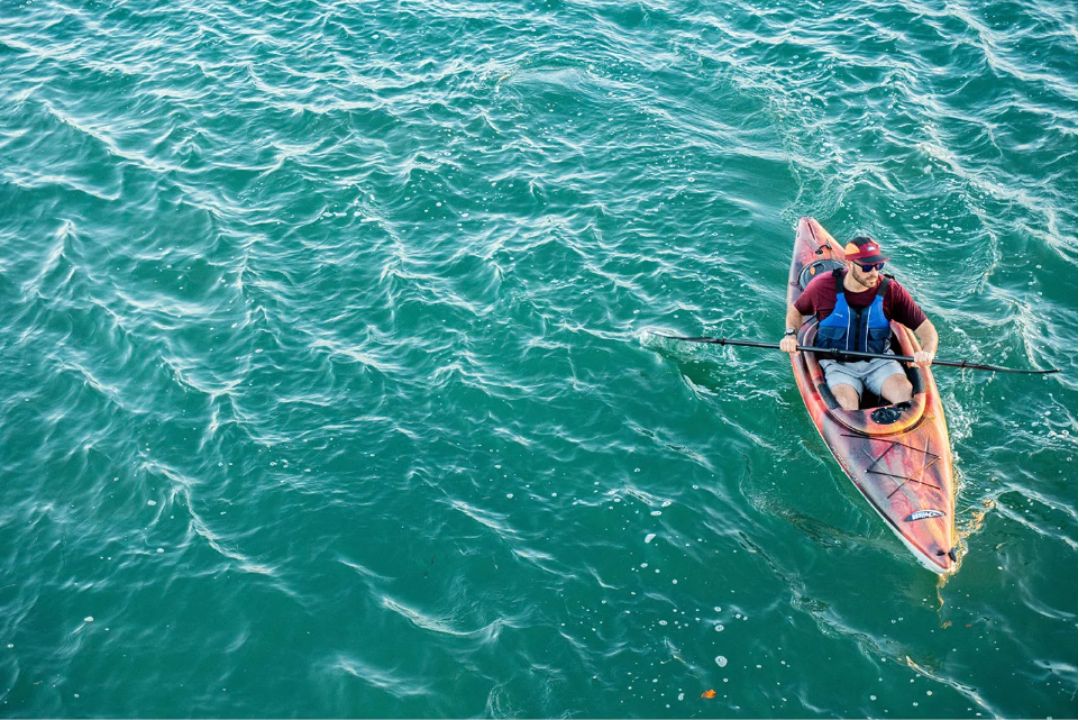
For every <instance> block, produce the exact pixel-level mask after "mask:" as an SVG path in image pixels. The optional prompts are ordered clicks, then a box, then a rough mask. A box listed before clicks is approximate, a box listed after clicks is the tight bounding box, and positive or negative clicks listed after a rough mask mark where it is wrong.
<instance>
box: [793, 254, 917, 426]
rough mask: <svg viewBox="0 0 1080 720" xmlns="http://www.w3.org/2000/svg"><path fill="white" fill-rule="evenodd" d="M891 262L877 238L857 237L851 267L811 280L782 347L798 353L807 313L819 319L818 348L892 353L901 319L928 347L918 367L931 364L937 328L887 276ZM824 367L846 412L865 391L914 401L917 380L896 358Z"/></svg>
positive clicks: (849, 257) (847, 258)
mask: <svg viewBox="0 0 1080 720" xmlns="http://www.w3.org/2000/svg"><path fill="white" fill-rule="evenodd" d="M888 260H889V259H888V258H887V257H885V256H884V255H882V254H881V248H880V246H879V245H878V243H877V241H875V240H874V239H873V238H871V237H867V236H859V237H856V238H853V239H852V240H851V241H850V242H849V243H848V244H847V245H846V246H845V247H844V261H845V262H844V265H845V268H844V269H837V270H834V271H833V272H831V273H826V274H823V275H819V276H818V277H816V278H814V279H813V280H811V281H810V283H809V284H808V285H807V286H806V289H804V290H803V292H802V294H801V295H799V297H798V298H797V299H796V300H795V303H794V304H793V305H792V306H791V307H789V308H788V311H787V316H786V318H785V322H786V326H787V327H786V330H785V332H784V339H783V340H781V341H780V349H781V350H783V351H784V352H786V353H790V354H794V353H795V352H796V351H797V350H796V345H797V342H796V333H797V332H798V328H800V327H801V326H802V324H803V321H804V320H805V318H806V316H807V315H816V316H817V319H818V331H817V335H816V336H815V338H814V346H815V347H822V348H834V349H837V350H849V351H855V352H871V353H887V354H892V352H893V351H892V348H891V347H890V345H889V339H890V338H891V337H892V331H891V329H890V328H889V321H890V320H895V321H897V322H899V323H900V324H901V325H906V326H907V327H909V328H911V329H912V330H914V331H915V337H916V338H918V340H919V345H920V346H921V347H922V350H919V351H918V352H916V353H915V355H914V361H915V364H916V365H918V366H920V367H927V366H929V365H930V363H931V362H933V360H934V353H935V352H936V351H937V345H938V334H937V330H936V329H935V328H934V324H933V323H932V322H930V320H929V319H928V318H927V317H926V313H924V312H923V311H922V308H920V307H919V306H918V304H916V303H915V301H914V300H913V299H912V297H911V295H910V294H909V293H908V291H907V290H905V289H904V288H903V286H901V285H900V283H898V282H897V281H896V280H895V278H892V277H891V276H887V275H883V274H882V273H881V270H882V268H884V267H885V263H886V262H888ZM819 364H820V365H821V369H822V371H823V372H824V373H825V382H826V383H827V384H828V386H829V390H831V391H832V394H833V396H834V397H835V398H836V401H837V402H838V403H840V407H842V408H843V409H845V410H857V409H858V408H859V398H860V397H861V396H862V392H863V390H864V389H869V390H870V391H871V392H873V393H874V394H875V395H878V396H880V397H882V398H884V399H885V400H887V401H888V402H890V403H901V402H906V401H908V400H911V393H912V387H911V382H910V381H909V380H908V379H907V376H906V375H905V374H904V369H903V368H902V367H901V366H900V363H899V362H897V361H896V360H885V359H874V360H862V361H858V362H840V361H838V360H825V359H822V360H820V361H819Z"/></svg>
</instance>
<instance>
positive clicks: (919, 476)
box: [787, 218, 959, 574]
mask: <svg viewBox="0 0 1080 720" xmlns="http://www.w3.org/2000/svg"><path fill="white" fill-rule="evenodd" d="M844 258H845V253H844V249H843V248H841V246H840V244H839V243H837V241H836V240H835V239H834V238H833V237H832V236H831V235H830V234H829V233H828V232H827V231H826V230H825V229H824V228H823V227H822V226H821V224H820V223H818V222H817V221H816V220H814V219H812V218H803V219H801V220H800V221H799V224H798V228H797V230H796V234H795V249H794V252H793V254H792V259H791V271H790V274H789V278H788V289H787V305H788V307H790V306H791V305H792V304H793V303H794V302H795V300H796V298H798V297H799V295H800V294H801V293H802V291H803V290H804V289H805V288H806V286H807V285H808V284H809V283H810V281H811V280H812V279H814V278H815V277H818V276H819V275H821V274H827V273H832V271H833V270H837V269H840V268H842V267H844ZM890 325H891V329H892V338H891V341H890V342H891V346H892V347H891V349H892V351H893V352H894V353H895V354H897V355H902V356H913V355H914V354H915V353H916V352H917V351H919V350H921V349H922V348H920V345H919V341H918V339H917V338H916V336H915V333H913V332H912V331H911V330H910V329H909V328H907V327H905V326H904V325H901V324H900V323H898V322H896V321H892V322H891V323H890ZM817 331H818V321H817V319H816V318H815V317H813V316H811V317H810V318H809V319H807V320H806V322H804V323H803V325H802V327H800V328H799V329H798V331H797V338H798V343H799V346H811V345H814V340H815V337H816V334H817ZM791 366H792V370H793V371H794V373H795V381H796V383H797V384H798V387H799V393H800V394H801V395H802V399H803V402H804V403H805V405H806V409H807V412H809V414H810V419H811V420H812V421H813V423H814V425H815V426H816V427H817V429H818V432H819V433H820V434H821V438H822V439H823V440H824V441H825V444H826V445H827V446H828V448H829V450H830V451H831V452H832V454H833V456H835V457H836V460H837V462H839V464H840V467H841V468H843V470H844V472H845V473H846V474H847V476H848V477H849V478H850V479H851V481H852V482H853V483H854V484H855V487H856V488H858V489H859V491H860V492H861V493H862V494H863V496H864V497H865V498H866V500H867V501H868V502H869V503H870V506H871V507H872V508H874V510H875V511H877V513H878V514H879V515H880V516H881V518H882V520H884V521H885V524H886V525H887V526H888V527H889V529H891V530H892V531H893V532H894V533H896V535H897V536H898V537H899V538H900V539H901V540H902V541H903V542H904V544H905V545H907V547H908V548H909V549H910V550H911V552H912V553H913V554H914V555H915V558H916V559H917V560H918V561H919V562H920V563H921V564H922V565H923V566H925V567H926V568H928V569H930V570H932V571H934V572H936V573H939V574H948V573H952V572H954V571H955V570H956V568H957V565H958V553H959V547H958V539H957V531H956V484H955V481H954V479H953V463H952V449H951V447H950V444H949V431H948V427H947V425H946V423H945V414H944V410H943V408H942V405H941V398H940V396H939V395H938V389H937V385H936V384H935V382H934V376H933V373H932V372H931V371H930V368H929V367H915V366H910V367H907V368H905V371H904V372H905V374H906V375H907V379H908V380H909V381H910V382H911V385H912V389H913V393H912V399H911V400H910V401H906V402H901V403H897V404H890V403H888V402H887V401H885V400H883V399H882V398H880V397H877V396H876V395H873V394H872V393H869V392H867V393H864V395H863V397H862V399H861V402H860V405H859V407H858V409H854V410H844V409H843V408H842V407H841V406H840V404H839V403H838V402H837V400H836V398H835V397H834V396H833V393H832V392H831V391H830V390H829V387H828V385H827V384H826V382H825V375H824V372H823V371H822V367H821V364H820V362H819V357H818V355H817V354H816V353H812V352H805V351H800V352H795V353H794V354H793V355H792V359H791Z"/></svg>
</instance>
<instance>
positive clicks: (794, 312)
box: [780, 305, 806, 354]
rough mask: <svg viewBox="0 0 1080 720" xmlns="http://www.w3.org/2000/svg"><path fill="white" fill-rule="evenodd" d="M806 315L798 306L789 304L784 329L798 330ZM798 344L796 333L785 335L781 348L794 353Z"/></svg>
mask: <svg viewBox="0 0 1080 720" xmlns="http://www.w3.org/2000/svg"><path fill="white" fill-rule="evenodd" d="M805 317H806V316H805V315H803V314H802V313H801V312H800V311H799V309H798V308H797V307H795V306H794V305H788V309H787V314H786V315H785V316H784V330H798V329H799V328H800V327H802V324H803V319H804V318H805ZM797 346H798V342H797V341H796V340H795V336H794V335H785V336H784V339H783V340H781V341H780V349H781V350H783V351H784V352H786V353H791V354H794V353H795V348H796V347H797Z"/></svg>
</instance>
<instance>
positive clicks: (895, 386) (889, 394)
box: [881, 373, 912, 403]
mask: <svg viewBox="0 0 1080 720" xmlns="http://www.w3.org/2000/svg"><path fill="white" fill-rule="evenodd" d="M911 392H912V387H911V381H910V380H908V379H907V376H906V375H903V374H901V373H897V374H896V375H890V376H889V377H888V378H886V380H885V382H884V383H882V385H881V396H882V397H884V398H885V399H886V400H888V401H889V402H891V403H899V402H907V401H908V400H910V399H911Z"/></svg>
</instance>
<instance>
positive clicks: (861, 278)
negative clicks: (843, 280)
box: [848, 262, 881, 288]
mask: <svg viewBox="0 0 1080 720" xmlns="http://www.w3.org/2000/svg"><path fill="white" fill-rule="evenodd" d="M848 267H849V268H850V272H851V277H852V278H853V279H854V280H855V282H857V283H858V284H860V285H862V286H863V287H865V288H873V287H877V284H878V283H879V282H881V273H880V271H879V270H878V267H877V265H872V266H871V265H862V264H861V263H857V262H848ZM864 267H869V268H870V269H869V270H863V268H864Z"/></svg>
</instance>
